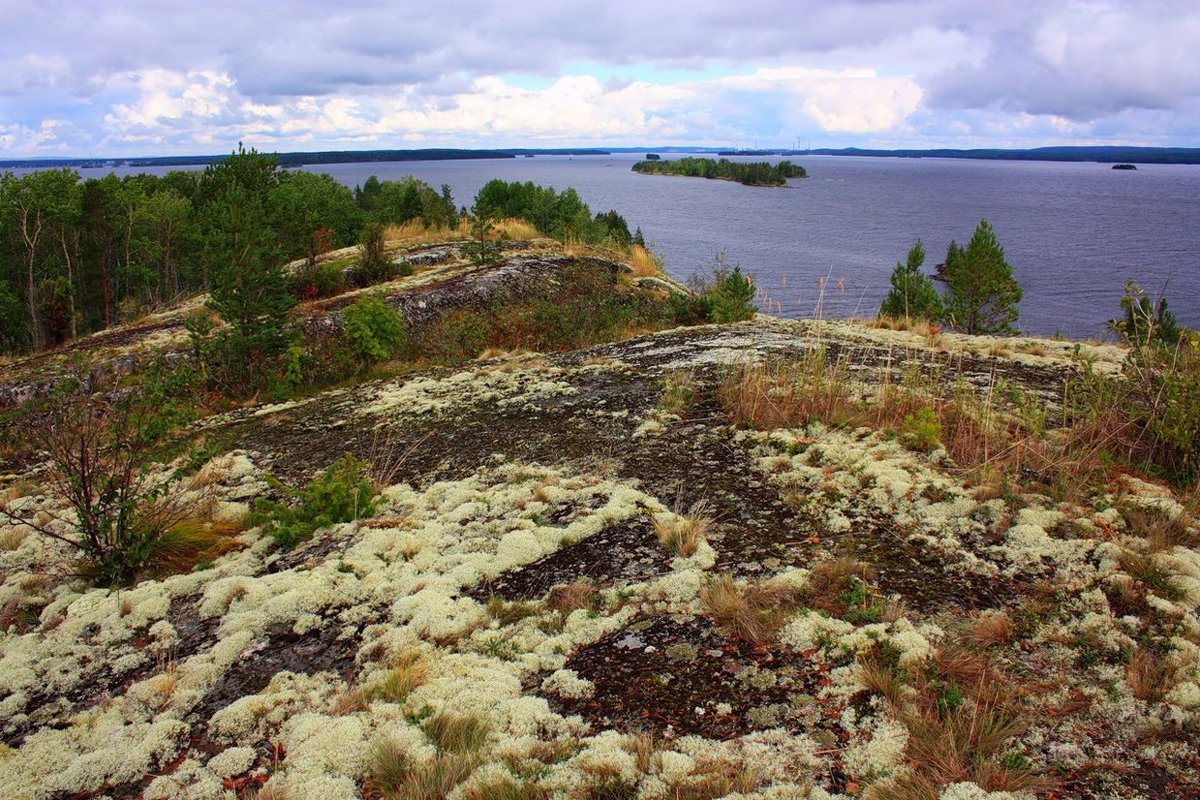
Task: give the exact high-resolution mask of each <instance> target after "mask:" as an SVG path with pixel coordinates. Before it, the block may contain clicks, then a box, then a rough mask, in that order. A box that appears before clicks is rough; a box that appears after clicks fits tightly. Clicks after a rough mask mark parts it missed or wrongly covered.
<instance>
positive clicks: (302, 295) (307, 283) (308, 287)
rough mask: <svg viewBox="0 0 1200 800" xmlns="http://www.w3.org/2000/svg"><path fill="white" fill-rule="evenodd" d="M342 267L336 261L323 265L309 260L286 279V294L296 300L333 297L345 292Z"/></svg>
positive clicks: (344, 278) (344, 277)
mask: <svg viewBox="0 0 1200 800" xmlns="http://www.w3.org/2000/svg"><path fill="white" fill-rule="evenodd" d="M344 270H345V268H344V266H343V264H342V263H340V262H337V261H326V262H325V263H323V264H319V263H317V262H316V261H315V260H312V259H309V260H307V261H305V262H304V264H303V265H301V267H300V268H299V269H297V270H296V271H295V272H293V273H292V275H291V276H290V277H289V278H288V292H289V293H290V294H291V295H292V297H295V298H296V299H297V300H315V299H317V298H319V297H333V296H334V295H338V294H341V293H342V292H344V291H346V276H345V274H344Z"/></svg>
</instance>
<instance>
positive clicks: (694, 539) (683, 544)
mask: <svg viewBox="0 0 1200 800" xmlns="http://www.w3.org/2000/svg"><path fill="white" fill-rule="evenodd" d="M708 508H709V506H708V503H707V502H706V501H704V500H700V501H699V502H697V503H694V504H692V507H691V508H690V509H688V511H687V513H683V514H681V513H679V512H678V511H676V512H674V513H673V514H671V516H669V517H656V518H655V520H654V532H655V533H656V534H658V543H659V544H661V545H662V546H663V547H664V548H666V549H667V550H669V551H670V552H672V553H675V554H677V555H681V556H683V557H685V558H687V557H688V556H691V555H694V554H695V552H696V550H697V549H698V548H699V547H700V543H701V542H703V541H704V540H705V537H706V536H707V534H708V529H709V527H710V526H711V525H712V517H710V516H709V515H708Z"/></svg>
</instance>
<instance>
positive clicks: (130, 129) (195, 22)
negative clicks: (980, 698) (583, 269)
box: [0, 0, 1200, 149]
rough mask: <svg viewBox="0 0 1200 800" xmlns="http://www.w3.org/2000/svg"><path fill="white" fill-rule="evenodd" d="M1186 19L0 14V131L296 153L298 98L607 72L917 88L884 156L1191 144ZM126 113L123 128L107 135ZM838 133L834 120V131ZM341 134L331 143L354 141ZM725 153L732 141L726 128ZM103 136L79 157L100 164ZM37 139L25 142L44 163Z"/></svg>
mask: <svg viewBox="0 0 1200 800" xmlns="http://www.w3.org/2000/svg"><path fill="white" fill-rule="evenodd" d="M1194 6H1195V4H1194V2H1191V0H1092V1H1091V2H1086V3H1083V2H1065V3H1060V2H1055V3H1037V4H1034V3H980V2H978V0H843V2H829V1H828V0H824V1H821V0H801V1H800V2H795V1H790V0H745V2H738V3H731V2H728V0H693V1H692V2H687V3H683V2H678V3H647V2H645V0H610V1H609V2H601V1H600V0H587V1H586V2H567V0H530V1H527V2H522V3H520V4H501V3H495V2H492V1H491V0H466V2H442V3H428V2H421V3H417V2H399V3H397V2H383V1H382V0H349V1H347V2H338V3H329V2H328V0H319V1H318V0H294V1H291V0H289V1H287V2H285V1H284V0H210V2H204V3H197V2H186V3H185V2H164V0H117V1H115V2H104V3H79V2H71V1H68V0H0V13H2V14H3V17H4V19H5V20H6V25H5V26H4V27H3V28H0V126H3V127H4V129H6V130H20V131H42V130H43V125H42V123H43V122H44V121H46V120H62V123H61V125H60V126H59V128H58V129H57V130H60V131H63V132H66V131H71V132H72V135H77V134H75V133H74V132H76V131H88V130H95V129H96V128H97V127H99V126H100V123H101V122H102V121H104V120H113V123H112V124H113V127H114V129H115V132H110V134H109V135H110V137H111V136H117V135H120V136H125V137H140V136H154V135H156V134H154V132H153V131H152V130H151V128H152V127H153V125H152V124H151V121H154V120H157V124H158V125H159V126H160V127H163V128H168V129H171V130H175V131H178V132H179V135H180V136H181V137H183V136H185V133H186V134H187V135H191V136H193V137H194V138H193V139H186V138H184V139H180V140H178V141H177V142H176V143H175V146H178V147H186V146H187V145H188V143H189V142H190V141H203V139H204V136H205V132H204V129H203V125H205V124H206V121H208V123H210V124H211V122H212V121H214V120H216V119H218V118H219V119H220V122H221V124H222V125H226V126H229V127H231V128H237V129H238V131H239V132H244V131H254V130H258V131H267V130H288V131H299V132H298V133H296V134H295V135H300V134H301V133H304V131H301V130H300V127H302V125H303V124H304V123H303V121H302V120H301V121H299V122H298V121H296V120H294V119H293V120H292V122H291V124H289V122H288V120H283V119H278V118H272V119H267V118H266V117H264V116H263V115H264V114H265V113H267V112H265V111H263V110H262V109H264V108H267V107H271V108H275V109H279V108H290V107H292V106H295V105H296V104H297V103H301V104H302V103H303V102H305V98H316V101H317V102H318V104H321V103H324V102H325V101H326V100H336V99H339V98H344V99H347V100H350V101H354V102H355V103H359V101H361V103H359V104H358V106H357V111H356V112H355V113H357V115H358V116H359V117H361V118H362V119H364V120H368V121H371V120H377V119H380V118H382V117H384V116H386V113H387V110H386V108H385V107H386V106H387V103H388V102H389V101H390V100H391V99H394V98H406V99H407V102H408V103H409V108H415V109H430V110H432V111H435V112H448V111H451V110H453V108H454V106H455V104H457V103H460V102H461V98H463V97H464V96H468V95H470V94H471V93H472V92H474V91H476V90H475V89H474V88H473V85H474V82H475V81H476V79H479V78H485V77H488V76H497V75H517V76H525V77H541V78H544V79H550V80H552V79H554V78H557V77H558V76H559V75H561V74H562V72H563V69H564V67H566V66H567V65H578V64H600V65H604V66H605V73H606V74H605V75H604V76H603V78H602V80H605V81H607V90H608V91H610V92H612V93H618V92H620V91H621V90H622V89H624V88H625V87H628V86H629V84H630V81H631V80H634V79H635V78H637V77H641V76H643V75H644V73H645V67H646V65H652V66H653V67H656V68H659V69H671V70H684V71H687V70H697V71H703V72H702V73H699V74H703V75H711V74H713V71H714V70H716V71H717V72H720V71H722V70H725V71H728V70H734V71H738V72H742V73H748V72H752V71H753V70H755V69H758V68H772V67H774V68H787V67H804V68H810V69H825V70H835V71H836V70H843V69H846V68H867V69H876V70H880V71H881V73H882V74H883V75H904V76H909V77H911V78H913V79H914V80H915V81H916V82H917V84H918V85H919V86H920V87H921V88H922V89H923V95H922V98H921V101H920V106H919V107H918V109H917V110H916V111H915V112H913V114H912V115H911V119H910V120H909V121H908V122H906V123H904V124H903V125H901V126H899V127H895V128H894V129H893V130H892V135H893V137H894V139H893V141H896V142H897V143H900V141H899V140H900V138H901V137H904V136H911V137H914V138H920V137H925V138H926V139H932V138H936V136H937V135H938V133H939V131H940V133H941V136H942V137H943V143H944V140H945V139H947V138H951V139H952V138H954V137H959V138H961V139H963V140H966V139H968V138H971V137H987V136H997V135H999V134H997V133H996V131H997V130H1000V129H1003V128H1004V126H1005V125H1007V126H1008V128H1009V129H1010V130H1012V131H1016V133H1014V134H1013V135H1018V134H1019V131H1018V128H1021V129H1022V130H1024V131H1032V130H1042V129H1045V130H1046V131H1047V134H1046V135H1047V136H1048V137H1051V138H1053V137H1054V136H1055V133H1054V132H1055V131H1059V134H1058V135H1059V136H1060V137H1061V136H1064V135H1068V134H1064V133H1062V132H1063V131H1064V130H1067V129H1066V128H1064V127H1063V126H1062V125H1061V124H1060V123H1059V122H1055V121H1053V120H1050V121H1048V122H1046V124H1045V125H1042V124H1041V123H1038V124H1031V123H1029V121H1028V120H1025V119H1024V118H1025V117H1028V116H1033V117H1036V118H1042V117H1047V118H1051V117H1053V118H1061V119H1066V120H1069V121H1071V122H1073V123H1079V127H1078V128H1076V129H1073V130H1071V131H1070V133H1069V135H1083V134H1084V133H1086V134H1087V135H1089V136H1093V137H1095V136H1102V137H1112V138H1114V139H1120V138H1121V137H1123V136H1124V137H1126V138H1134V137H1141V136H1143V135H1145V136H1152V135H1153V130H1158V131H1161V132H1163V133H1161V134H1160V139H1161V137H1162V136H1165V135H1170V136H1172V137H1176V138H1178V137H1185V138H1186V137H1188V136H1189V135H1194V129H1191V130H1189V129H1188V127H1187V126H1188V125H1190V124H1191V122H1192V121H1193V120H1194V119H1195V114H1196V110H1197V108H1200V71H1198V70H1196V69H1195V68H1194V66H1193V64H1192V62H1193V60H1194V58H1193V56H1194V53H1195V52H1196V50H1197V48H1198V47H1200V9H1198V8H1194ZM156 70H162V71H165V72H167V73H171V74H173V75H177V76H186V75H193V76H194V75H201V74H203V75H205V76H208V77H206V78H205V79H204V80H202V81H199V80H192V79H188V81H189V84H188V85H189V86H190V85H191V83H196V84H197V86H199V87H200V89H193V90H192V91H200V90H204V91H208V89H210V88H211V86H210V85H209V83H206V81H211V80H213V79H214V78H213V77H212V76H223V77H224V78H227V79H228V81H230V82H231V83H230V84H229V86H228V87H227V92H226V93H225V95H223V96H222V98H223V99H221V100H220V106H221V107H220V109H219V111H217V110H213V109H212V108H209V107H208V106H206V105H205V102H207V101H204V102H202V101H203V98H201V101H197V100H196V98H195V97H190V98H189V99H188V100H187V102H182V101H180V99H179V98H171V97H166V96H163V95H162V93H161V92H160V94H159V95H153V96H151V95H148V94H147V93H148V92H149V91H150V90H148V89H147V88H146V85H145V84H146V82H145V80H144V77H145V75H147V74H148V73H149V72H152V71H156ZM677 78H678V76H677V75H676V76H674V77H673V78H672V79H673V80H674V79H677ZM206 87H207V88H206ZM164 91H165V90H164ZM178 91H183V89H178ZM168 94H169V92H168ZM759 100H761V98H759ZM211 102H214V103H215V102H217V101H216V100H213V101H211ZM717 102H718V105H719V107H714V108H712V109H708V111H709V112H716V113H720V112H722V110H724V109H727V108H746V107H753V108H755V109H756V110H755V112H754V113H752V114H749V115H747V116H748V117H749V119H747V120H745V126H750V125H753V124H761V125H764V126H767V127H770V128H771V130H770V131H767V130H765V129H763V130H760V131H753V130H749V128H748V127H743V128H741V129H740V130H742V131H745V132H746V133H747V134H748V135H753V134H755V133H763V134H764V135H766V134H770V135H774V134H775V133H778V132H779V131H780V130H781V129H782V128H781V126H782V127H786V128H788V129H792V128H796V127H797V126H799V125H801V124H802V123H803V122H804V112H803V111H796V110H795V109H783V110H779V111H778V112H774V111H772V110H771V109H770V108H769V107H768V106H767V105H765V104H759V102H758V100H755V101H753V102H751V101H749V100H747V99H745V98H738V97H734V96H732V95H730V96H728V97H722V98H721V99H719V100H718V101H717ZM664 103H665V101H664ZM747 103H749V106H747ZM114 109H124V110H123V111H119V112H118V111H114ZM131 109H132V111H130V110H131ZM645 111H646V113H651V114H653V115H654V116H655V117H657V118H661V119H671V120H679V121H680V124H688V125H693V126H695V127H694V130H695V134H696V135H697V136H698V137H699V136H703V135H705V131H711V130H715V129H714V128H713V123H712V120H711V118H710V115H709V114H707V113H705V111H704V110H702V109H698V108H695V107H693V106H687V107H686V108H675V107H671V106H669V105H666V104H660V105H659V106H658V107H656V108H653V109H645ZM122 113H124V114H126V115H127V116H128V119H118V117H119V116H120V115H121V114H122ZM272 113H276V112H272ZM278 113H283V112H278ZM314 113H315V112H314ZM321 113H326V114H328V113H333V112H329V111H328V110H325V111H323V112H321ZM346 113H349V112H346ZM839 113H840V114H841V115H842V116H843V117H845V115H846V113H847V109H844V108H842V109H839ZM156 115H157V116H156ZM726 119H728V118H726ZM781 120H786V122H782V121H781ZM808 124H815V123H811V122H810V123H808ZM273 126H274V127H273ZM298 126H299V127H298ZM939 126H941V127H940V128H939ZM1021 126H1023V128H1022V127H1021ZM335 127H336V126H335ZM339 130H342V132H341V133H340V134H339V136H341V137H342V139H339V141H341V140H348V139H349V138H350V137H351V136H357V135H359V134H357V133H350V132H348V131H347V130H345V129H339ZM721 132H722V134H724V133H731V134H734V135H736V134H737V133H738V131H736V130H732V129H731V128H729V124H728V123H726V124H725V125H724V127H722V128H721ZM309 133H311V135H313V136H319V135H320V131H319V130H317V129H313V130H310V131H309ZM386 134H387V132H386V131H375V132H374V133H367V132H363V135H380V136H385V135H386ZM63 135H64V136H65V135H66V134H65V133H64V134H63ZM103 135H104V134H95V133H94V134H92V136H93V137H94V138H92V139H91V140H77V146H78V147H81V148H86V147H89V146H96V145H97V143H99V142H101V141H103V139H102V137H103ZM280 135H286V134H280ZM681 135H683V134H681ZM14 136H15V135H13V136H10V138H9V141H15V138H14ZM44 138H45V137H44V136H43V135H42V134H41V133H39V134H38V135H37V136H34V135H32V134H30V136H29V140H30V141H35V140H36V142H37V143H38V144H37V146H38V147H42V146H44V144H43V143H42V140H43V139H44ZM108 141H110V142H111V141H116V139H110V140H108ZM903 143H904V144H906V145H911V144H913V143H914V142H912V141H906V142H903ZM11 147H13V148H16V147H17V145H15V144H14V145H11ZM193 149H194V148H193Z"/></svg>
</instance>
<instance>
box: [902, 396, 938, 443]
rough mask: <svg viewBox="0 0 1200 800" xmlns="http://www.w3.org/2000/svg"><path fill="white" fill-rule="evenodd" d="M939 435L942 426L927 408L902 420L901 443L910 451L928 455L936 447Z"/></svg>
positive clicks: (931, 410)
mask: <svg viewBox="0 0 1200 800" xmlns="http://www.w3.org/2000/svg"><path fill="white" fill-rule="evenodd" d="M941 435H942V424H941V423H940V422H938V418H937V414H935V413H934V411H933V409H932V408H929V407H928V406H926V407H925V408H922V409H919V410H918V411H916V412H914V413H912V414H909V415H908V416H906V417H905V418H904V427H903V442H904V446H905V447H907V448H908V449H910V450H917V451H920V452H923V453H928V452H929V451H930V450H933V449H934V448H936V447H937V446H938V441H939V439H940V438H941Z"/></svg>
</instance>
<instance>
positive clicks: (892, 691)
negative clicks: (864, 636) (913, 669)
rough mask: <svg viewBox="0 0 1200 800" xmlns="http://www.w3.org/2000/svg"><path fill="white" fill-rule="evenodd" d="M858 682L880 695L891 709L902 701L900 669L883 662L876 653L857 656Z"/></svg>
mask: <svg viewBox="0 0 1200 800" xmlns="http://www.w3.org/2000/svg"><path fill="white" fill-rule="evenodd" d="M855 670H856V675H857V677H858V680H859V682H860V683H861V684H862V685H863V686H865V687H867V689H868V690H869V691H871V692H874V693H875V694H878V695H881V696H882V697H883V698H884V699H885V700H887V701H888V703H890V704H891V706H892V708H893V709H899V708H900V707H901V704H902V703H903V701H904V681H903V680H902V679H901V674H900V671H899V670H898V669H897V668H896V667H895V666H892V665H889V664H886V663H884V661H883V660H882V659H880V658H879V657H878V655H876V654H870V655H863V656H859V659H858V663H857V665H856V667H855Z"/></svg>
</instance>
